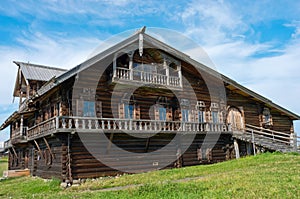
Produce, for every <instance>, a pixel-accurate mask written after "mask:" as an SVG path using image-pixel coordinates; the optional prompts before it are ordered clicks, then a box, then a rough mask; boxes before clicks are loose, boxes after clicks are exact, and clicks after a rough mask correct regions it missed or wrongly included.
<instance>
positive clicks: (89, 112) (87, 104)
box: [83, 101, 95, 117]
mask: <svg viewBox="0 0 300 199" xmlns="http://www.w3.org/2000/svg"><path fill="white" fill-rule="evenodd" d="M83 116H84V117H95V102H91V101H84V102H83Z"/></svg>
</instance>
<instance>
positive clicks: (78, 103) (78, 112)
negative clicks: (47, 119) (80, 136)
mask: <svg viewBox="0 0 300 199" xmlns="http://www.w3.org/2000/svg"><path fill="white" fill-rule="evenodd" d="M60 107H62V105H60ZM60 114H62V111H60ZM76 116H83V99H77V100H76Z"/></svg>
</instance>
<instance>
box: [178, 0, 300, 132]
mask: <svg viewBox="0 0 300 199" xmlns="http://www.w3.org/2000/svg"><path fill="white" fill-rule="evenodd" d="M267 2H268V1H267ZM245 3H246V4H247V5H248V4H251V5H249V7H247V6H241V5H240V4H236V3H229V2H227V1H208V2H207V1H193V2H192V3H190V4H188V6H187V7H186V8H185V10H184V11H183V12H182V13H179V14H178V16H179V17H181V19H182V22H183V24H184V27H185V33H186V34H187V35H189V36H190V37H192V38H193V39H195V40H196V41H198V42H200V43H201V44H202V45H203V49H204V50H206V51H207V52H208V53H207V54H208V56H209V57H210V58H211V60H212V62H214V63H215V66H216V67H217V68H218V69H219V71H220V72H221V73H223V74H225V75H227V76H229V77H230V78H232V79H233V80H236V81H238V82H240V83H242V84H243V85H244V86H246V87H249V88H250V89H252V90H254V91H256V92H258V93H260V94H261V95H263V96H266V97H268V98H270V99H271V100H273V101H274V102H275V103H278V104H279V105H282V106H283V107H286V108H288V109H290V110H291V111H293V112H296V113H298V114H300V108H299V100H298V99H299V98H300V73H298V70H299V67H300V60H299V57H300V51H299V49H300V39H299V36H298V35H299V33H300V32H299V30H300V29H299V23H298V22H297V21H295V20H292V22H291V24H289V25H290V26H293V27H294V28H295V32H294V34H292V35H291V38H290V41H288V42H287V43H286V44H285V45H283V46H281V48H280V49H278V48H277V46H276V44H275V43H259V42H257V41H253V40H252V41H250V40H249V39H248V38H247V37H249V36H251V35H252V34H256V33H255V32H253V31H254V30H253V29H252V28H251V23H253V22H256V23H259V22H263V20H266V19H268V20H270V19H278V18H279V19H280V17H281V18H282V19H285V20H286V19H287V18H285V17H286V16H287V15H289V16H293V17H296V16H297V15H296V14H295V12H294V11H295V10H299V7H298V8H287V9H284V11H282V12H284V13H286V12H287V10H289V11H290V13H286V15H285V16H284V14H282V13H276V12H277V11H278V10H279V7H280V6H274V5H273V3H271V4H270V6H271V7H272V8H274V9H268V7H266V5H269V4H268V3H270V2H268V3H266V2H259V3H253V4H252V2H251V3H247V2H245ZM265 4H266V5H265ZM262 5H265V6H262ZM290 7H293V6H290ZM262 9H264V12H261V13H260V11H262ZM272 11H274V12H275V13H271V12H272ZM259 13H260V14H259ZM258 14H259V15H258ZM268 14H269V16H266V17H264V16H265V15H268ZM256 15H258V16H256ZM251 17H252V18H251ZM283 25H284V24H283ZM237 35H238V36H237ZM189 53H190V54H191V55H192V57H194V58H196V59H197V58H199V54H197V53H198V49H197V48H196V49H191V50H190V51H189ZM270 53H275V54H273V55H272V54H270ZM260 54H269V56H267V57H263V56H262V55H261V56H259V55H260ZM199 59H201V56H200V58H199ZM199 59H198V60H199ZM295 126H296V131H297V132H300V124H299V122H298V123H297V124H296V125H295Z"/></svg>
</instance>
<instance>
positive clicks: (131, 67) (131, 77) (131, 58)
mask: <svg viewBox="0 0 300 199" xmlns="http://www.w3.org/2000/svg"><path fill="white" fill-rule="evenodd" d="M133 54H134V52H130V53H128V56H129V66H128V69H129V79H130V80H133Z"/></svg>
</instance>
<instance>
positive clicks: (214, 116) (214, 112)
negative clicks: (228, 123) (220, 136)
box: [211, 111, 219, 123]
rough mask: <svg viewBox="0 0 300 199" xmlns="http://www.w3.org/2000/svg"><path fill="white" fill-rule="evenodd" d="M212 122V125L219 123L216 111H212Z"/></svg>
mask: <svg viewBox="0 0 300 199" xmlns="http://www.w3.org/2000/svg"><path fill="white" fill-rule="evenodd" d="M211 114H212V122H213V123H219V118H218V112H217V111H212V112H211Z"/></svg>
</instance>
